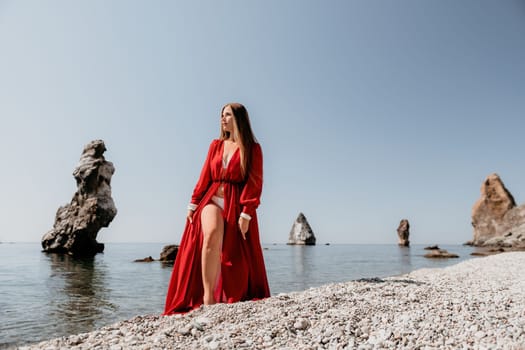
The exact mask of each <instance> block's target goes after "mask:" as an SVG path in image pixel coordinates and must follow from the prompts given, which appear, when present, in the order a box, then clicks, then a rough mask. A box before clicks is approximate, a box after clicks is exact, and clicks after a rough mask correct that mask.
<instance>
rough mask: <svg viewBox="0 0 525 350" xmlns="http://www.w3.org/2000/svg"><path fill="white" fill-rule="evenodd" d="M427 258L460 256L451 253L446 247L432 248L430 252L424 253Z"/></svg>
mask: <svg viewBox="0 0 525 350" xmlns="http://www.w3.org/2000/svg"><path fill="white" fill-rule="evenodd" d="M424 256H425V258H430V259H444V258H459V255H457V254H454V253H449V252H448V251H447V250H445V249H431V250H430V252H429V253H427V254H425V255H424Z"/></svg>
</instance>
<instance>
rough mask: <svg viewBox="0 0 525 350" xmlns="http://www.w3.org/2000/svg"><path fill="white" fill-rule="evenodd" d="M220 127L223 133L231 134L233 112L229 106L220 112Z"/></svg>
mask: <svg viewBox="0 0 525 350" xmlns="http://www.w3.org/2000/svg"><path fill="white" fill-rule="evenodd" d="M221 127H222V130H223V131H226V132H229V133H231V132H233V111H232V108H231V107H230V106H226V107H224V109H223V110H222V116H221Z"/></svg>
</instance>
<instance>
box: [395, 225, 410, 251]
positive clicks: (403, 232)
mask: <svg viewBox="0 0 525 350" xmlns="http://www.w3.org/2000/svg"><path fill="white" fill-rule="evenodd" d="M409 230H410V223H409V222H408V220H407V219H403V220H401V222H400V223H399V227H398V228H397V237H398V238H399V242H398V244H399V245H400V246H403V247H408V246H409V245H410V241H409V240H408V236H409V235H410V232H409Z"/></svg>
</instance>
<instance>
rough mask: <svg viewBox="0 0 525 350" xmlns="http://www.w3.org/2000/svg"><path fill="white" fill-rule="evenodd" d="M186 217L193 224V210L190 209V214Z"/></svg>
mask: <svg viewBox="0 0 525 350" xmlns="http://www.w3.org/2000/svg"><path fill="white" fill-rule="evenodd" d="M186 219H187V220H188V221H189V222H190V224H193V210H188V214H187V215H186Z"/></svg>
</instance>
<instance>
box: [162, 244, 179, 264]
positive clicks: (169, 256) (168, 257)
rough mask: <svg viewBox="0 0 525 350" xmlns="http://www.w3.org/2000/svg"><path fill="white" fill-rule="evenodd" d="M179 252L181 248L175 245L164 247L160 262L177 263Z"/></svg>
mask: <svg viewBox="0 0 525 350" xmlns="http://www.w3.org/2000/svg"><path fill="white" fill-rule="evenodd" d="M178 251H179V246H178V245H175V244H170V245H166V246H164V248H162V251H161V252H160V259H159V260H160V261H164V262H170V261H175V258H176V257H177V252H178Z"/></svg>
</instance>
